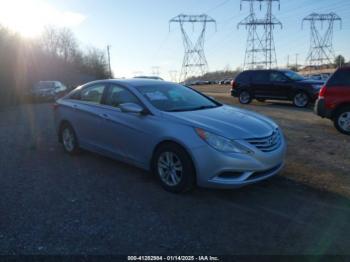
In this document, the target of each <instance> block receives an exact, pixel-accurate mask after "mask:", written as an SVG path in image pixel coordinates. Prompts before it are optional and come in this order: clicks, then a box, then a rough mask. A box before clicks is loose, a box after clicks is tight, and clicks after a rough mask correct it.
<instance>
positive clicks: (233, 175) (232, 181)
mask: <svg viewBox="0 0 350 262" xmlns="http://www.w3.org/2000/svg"><path fill="white" fill-rule="evenodd" d="M242 143H244V142H242ZM244 145H245V146H246V147H249V148H250V149H251V150H252V151H254V154H225V153H221V152H218V151H216V150H215V149H213V148H211V147H210V146H204V147H201V148H197V149H195V150H192V155H193V157H194V162H195V165H196V171H197V184H198V186H200V187H208V188H227V189H229V188H239V187H243V186H247V185H250V184H254V183H257V182H259V181H262V180H265V179H267V178H270V177H272V176H274V175H277V174H278V173H279V172H280V171H281V170H282V169H283V167H284V159H285V154H286V143H285V140H284V139H282V143H281V146H280V147H279V148H278V149H277V150H275V151H273V152H269V153H264V152H261V151H259V150H258V149H257V148H254V147H253V146H250V145H247V144H244Z"/></svg>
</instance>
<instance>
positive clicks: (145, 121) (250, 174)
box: [54, 79, 286, 192]
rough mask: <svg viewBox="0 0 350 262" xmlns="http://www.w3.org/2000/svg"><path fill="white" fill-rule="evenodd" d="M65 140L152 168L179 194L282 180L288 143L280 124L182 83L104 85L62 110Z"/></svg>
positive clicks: (66, 101)
mask: <svg viewBox="0 0 350 262" xmlns="http://www.w3.org/2000/svg"><path fill="white" fill-rule="evenodd" d="M54 115H55V123H56V128H57V133H58V138H59V141H60V142H62V144H63V148H64V150H65V151H66V152H68V153H70V154H75V153H77V152H78V151H79V148H83V149H86V150H90V151H93V152H96V153H100V154H103V155H106V156H109V157H112V158H115V159H118V160H121V161H124V162H127V163H130V164H133V165H136V166H138V167H140V168H143V169H146V170H151V171H153V173H154V174H155V175H156V176H157V177H158V178H159V181H160V183H161V185H162V186H163V187H164V188H165V189H166V190H168V191H171V192H183V191H186V190H189V189H191V188H193V187H194V185H198V186H202V187H218V188H235V187H241V186H245V185H249V184H252V183H256V182H259V181H261V180H264V179H267V178H269V177H271V176H274V175H276V174H277V173H278V172H279V171H280V170H281V169H282V167H283V164H284V156H285V151H286V143H285V139H284V136H283V134H282V131H281V129H280V128H279V127H278V125H277V124H276V123H274V122H273V121H272V120H270V119H268V118H266V117H264V116H262V115H259V114H257V113H253V112H250V111H246V110H242V109H238V108H234V107H231V106H227V105H223V104H220V103H219V102H217V101H215V100H213V99H211V98H209V97H207V96H205V95H203V94H201V93H200V92H198V91H195V90H194V89H192V88H189V87H186V86H182V85H179V84H175V83H169V82H163V81H154V80H141V79H139V80H137V79H132V80H104V81H97V82H92V83H89V84H87V85H84V86H81V87H79V88H77V89H75V90H74V91H72V92H71V93H70V94H68V95H67V96H65V97H64V98H62V99H60V100H58V101H57V104H56V105H55V106H54Z"/></svg>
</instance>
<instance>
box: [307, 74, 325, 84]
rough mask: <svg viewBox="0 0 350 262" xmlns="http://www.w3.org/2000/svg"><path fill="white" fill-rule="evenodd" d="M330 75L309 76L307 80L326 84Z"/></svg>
mask: <svg viewBox="0 0 350 262" xmlns="http://www.w3.org/2000/svg"><path fill="white" fill-rule="evenodd" d="M329 77H330V75H329V74H316V75H310V76H308V78H310V79H312V80H319V81H323V82H326V81H327V80H328V79H329Z"/></svg>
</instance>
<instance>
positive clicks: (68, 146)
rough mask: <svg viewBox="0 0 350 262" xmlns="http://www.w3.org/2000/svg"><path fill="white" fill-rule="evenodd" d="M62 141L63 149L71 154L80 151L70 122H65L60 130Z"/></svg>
mask: <svg viewBox="0 0 350 262" xmlns="http://www.w3.org/2000/svg"><path fill="white" fill-rule="evenodd" d="M60 141H62V144H63V149H64V151H65V152H66V153H68V154H70V155H76V154H78V153H79V152H80V150H79V143H78V139H77V136H76V134H75V132H74V129H73V128H72V127H71V126H70V125H69V124H64V125H63V126H62V128H61V131H60Z"/></svg>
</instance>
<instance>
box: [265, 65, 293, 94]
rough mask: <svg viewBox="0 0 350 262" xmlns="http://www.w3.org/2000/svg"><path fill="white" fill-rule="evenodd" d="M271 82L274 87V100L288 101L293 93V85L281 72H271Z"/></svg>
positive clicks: (272, 92) (272, 89) (272, 91)
mask: <svg viewBox="0 0 350 262" xmlns="http://www.w3.org/2000/svg"><path fill="white" fill-rule="evenodd" d="M270 82H271V85H272V88H271V95H272V97H273V98H278V99H287V98H288V97H289V94H290V93H291V91H292V88H293V83H292V82H291V81H290V80H289V79H288V78H287V77H286V76H285V75H283V74H282V73H281V72H278V71H272V72H270Z"/></svg>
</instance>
